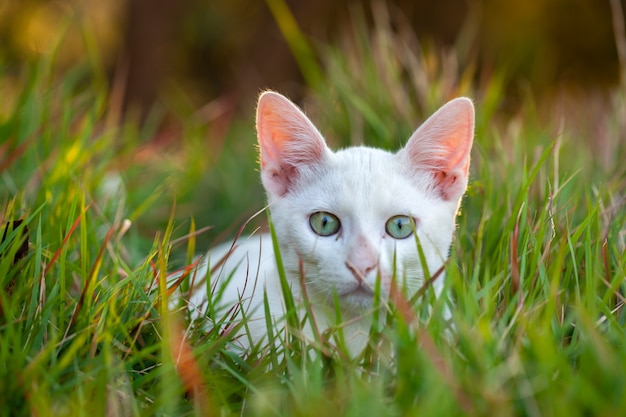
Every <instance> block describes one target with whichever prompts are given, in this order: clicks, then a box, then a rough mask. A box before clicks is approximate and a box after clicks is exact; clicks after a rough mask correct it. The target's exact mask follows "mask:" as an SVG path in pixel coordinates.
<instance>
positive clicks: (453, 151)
mask: <svg viewBox="0 0 626 417" xmlns="http://www.w3.org/2000/svg"><path fill="white" fill-rule="evenodd" d="M473 139H474V106H473V105H472V102H471V101H470V100H469V99H467V98H459V99H455V100H452V101H450V102H448V103H447V104H446V105H444V106H443V107H441V108H440V109H439V110H438V111H437V112H435V114H433V115H432V116H431V117H430V118H429V119H428V120H426V122H424V124H423V125H422V126H420V128H419V129H417V131H415V133H414V134H413V136H411V139H409V142H408V143H407V145H406V147H405V149H404V151H405V152H406V153H408V155H409V158H410V162H411V165H412V166H413V167H414V168H415V169H419V170H430V171H431V172H432V173H433V179H434V181H435V186H436V188H437V189H438V190H439V192H440V194H441V195H442V197H443V198H444V199H452V198H458V197H460V196H461V195H462V194H463V192H464V191H465V188H466V184H467V176H468V171H469V164H470V150H471V148H472V142H473Z"/></svg>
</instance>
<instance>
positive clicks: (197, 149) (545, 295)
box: [0, 14, 626, 416]
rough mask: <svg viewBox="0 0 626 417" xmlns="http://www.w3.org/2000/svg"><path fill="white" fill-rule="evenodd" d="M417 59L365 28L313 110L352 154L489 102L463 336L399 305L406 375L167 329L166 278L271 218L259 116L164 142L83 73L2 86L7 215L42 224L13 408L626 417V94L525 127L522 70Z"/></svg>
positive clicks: (323, 82)
mask: <svg viewBox="0 0 626 417" xmlns="http://www.w3.org/2000/svg"><path fill="white" fill-rule="evenodd" d="M378 15H379V16H380V14H378ZM296 36H297V34H296ZM416 42H417V41H416V40H415V39H414V38H413V37H412V36H411V35H410V33H406V32H402V33H401V34H396V35H394V31H392V30H391V28H390V26H388V22H386V21H385V20H384V19H381V20H379V22H377V25H376V27H375V28H374V30H373V31H371V32H370V31H366V30H365V29H363V27H360V28H359V27H358V25H357V28H356V29H355V30H354V31H353V32H352V36H351V37H349V38H346V44H345V45H338V46H333V47H322V48H321V49H322V56H323V57H324V59H323V64H322V65H321V66H319V67H317V70H315V71H313V72H310V73H312V74H316V73H317V74H318V75H310V77H311V79H309V86H308V91H309V93H308V95H307V97H308V98H307V100H306V102H305V107H306V109H307V111H308V112H309V113H310V114H311V116H312V118H313V119H314V120H315V121H316V122H318V124H319V125H320V128H321V129H322V131H323V132H327V133H328V136H329V138H330V141H331V142H332V143H334V144H335V145H337V146H342V145H348V144H353V143H360V142H365V143H367V144H370V145H374V146H382V147H386V148H392V149H394V148H397V147H399V146H400V144H401V143H402V142H403V141H404V140H405V139H406V138H407V137H408V135H409V133H410V132H411V130H413V129H414V128H415V127H416V126H417V124H419V122H420V121H421V120H423V118H424V117H425V116H426V115H427V114H429V113H430V112H432V111H433V110H434V109H435V108H436V107H438V106H439V105H441V104H443V102H444V101H445V100H446V99H448V98H451V97H453V96H456V95H470V96H471V97H473V98H474V99H475V103H476V107H477V134H476V140H475V148H474V150H473V161H472V176H471V181H470V187H469V191H468V194H467V196H466V198H465V199H464V205H463V211H462V214H461V216H460V218H459V228H458V233H457V239H456V241H455V244H454V246H453V248H452V256H451V261H450V262H449V264H448V268H447V275H448V287H449V290H450V292H451V294H452V297H453V298H454V300H455V304H456V307H455V308H454V309H453V312H452V321H453V323H454V326H455V328H456V331H455V332H454V334H453V336H452V340H448V339H447V338H446V337H445V336H444V335H445V329H447V328H448V325H447V324H446V323H445V322H444V320H443V319H442V318H441V317H440V315H439V314H437V312H435V314H434V316H433V317H432V318H430V319H427V318H422V317H425V315H423V314H420V313H421V310H420V308H419V306H416V308H415V310H414V311H412V310H411V311H403V310H402V309H400V311H399V312H398V313H397V314H396V317H395V318H394V320H393V322H392V324H391V325H390V326H388V328H385V329H382V334H381V335H380V337H382V338H383V339H384V340H389V341H391V343H392V346H393V349H394V352H395V355H394V359H393V360H392V361H391V362H387V361H380V362H379V361H378V360H377V359H378V351H377V349H376V348H375V347H374V348H373V349H372V350H371V351H370V352H369V353H368V354H366V355H363V356H362V357H360V358H356V359H348V358H346V357H345V356H343V355H341V354H340V353H339V354H336V355H334V356H332V357H326V356H324V355H317V356H313V357H309V358H308V359H307V355H304V354H303V352H305V351H306V349H307V348H306V347H302V346H296V347H297V348H290V349H289V350H287V353H288V354H287V355H286V356H285V357H280V356H277V355H276V354H275V352H270V353H268V352H267V350H266V349H259V350H257V351H254V352H253V353H252V354H251V355H250V356H248V357H246V358H245V359H242V358H241V357H240V356H238V355H236V354H235V353H234V352H233V351H232V350H227V349H226V348H225V347H226V344H227V342H228V335H224V334H219V333H218V332H211V333H208V334H207V333H205V332H203V331H201V330H200V329H198V328H196V327H195V326H193V325H189V326H187V322H186V321H185V320H184V318H180V317H173V316H171V315H170V314H169V313H168V312H167V304H166V302H165V301H164V300H165V297H164V295H165V294H166V293H167V290H166V288H165V276H166V271H171V270H174V269H176V268H178V267H180V266H181V265H183V264H185V263H189V262H191V259H192V256H193V254H194V253H196V252H202V251H204V250H205V249H206V248H207V247H208V241H209V240H212V239H215V238H218V237H219V236H220V234H221V232H222V231H223V230H230V231H232V233H234V232H235V231H236V230H237V229H238V228H239V226H240V225H241V224H242V223H243V222H244V220H245V219H246V218H247V217H248V216H249V215H250V214H252V213H253V212H255V211H256V210H258V209H261V208H262V207H263V197H262V193H261V190H260V184H259V181H258V179H257V175H258V173H257V172H256V167H255V150H254V147H253V143H254V134H253V131H252V123H251V117H246V118H245V119H237V120H234V121H233V122H232V124H231V126H230V128H229V130H228V133H227V134H226V139H224V137H222V136H219V135H217V134H216V133H215V130H212V129H211V125H210V124H208V125H207V124H205V123H203V122H202V121H201V120H198V119H197V118H196V117H195V115H194V114H193V113H192V112H191V111H190V112H185V111H181V110H180V109H177V110H178V111H179V115H180V118H181V119H183V120H185V122H184V124H183V125H182V132H177V133H176V134H175V135H174V136H175V138H176V139H177V142H176V143H175V144H174V145H172V144H170V145H155V144H154V141H153V140H152V139H153V137H154V136H155V131H154V129H153V128H152V127H151V126H153V124H151V123H148V124H146V126H145V127H143V128H141V129H139V128H137V127H136V125H135V124H133V123H132V122H128V123H126V124H124V125H123V126H121V127H120V126H119V125H118V124H116V123H114V119H115V118H114V117H113V116H112V113H114V110H115V109H112V108H111V103H112V101H111V97H110V96H109V94H108V93H107V90H108V89H107V87H106V85H105V83H104V82H103V81H102V80H101V79H100V78H99V77H98V71H94V70H93V69H90V68H89V66H88V65H86V66H81V67H77V68H75V69H73V70H70V71H69V72H64V73H63V74H55V73H54V71H52V70H51V68H52V64H51V62H49V61H48V60H42V61H41V62H38V63H36V64H35V65H33V66H31V67H29V68H26V69H23V70H20V71H19V72H17V73H15V72H13V73H11V72H8V71H4V72H3V73H0V95H1V96H2V97H3V99H2V103H1V105H0V220H1V221H2V223H3V224H4V223H5V222H8V221H11V220H18V219H20V220H22V221H23V222H22V224H21V225H20V226H17V224H16V225H15V226H16V227H15V228H10V229H9V230H8V231H6V232H4V234H5V235H6V238H5V239H4V240H3V243H1V244H0V254H1V257H0V280H1V283H0V370H1V372H2V374H1V375H0V404H2V405H3V406H2V407H1V408H0V413H2V414H4V415H12V416H13V415H29V414H30V415H38V416H46V415H51V416H60V415H68V416H78V415H90V416H93V415H110V416H118V415H120V416H121V415H133V416H134V415H209V416H210V415H238V414H246V415H259V416H265V415H267V416H275V415H285V416H297V415H302V416H305V415H306V416H309V415H310V416H321V415H345V416H352V415H354V416H369V415H371V416H381V415H431V416H450V415H461V414H463V415H477V416H482V415H489V416H497V415H503V416H510V415H529V416H539V415H563V416H565V415H567V416H577V415H623V414H624V413H625V411H624V410H626V396H624V392H626V376H625V375H626V334H625V331H624V329H625V324H626V314H624V311H623V307H624V290H625V289H626V288H625V283H624V278H625V276H626V244H625V241H626V210H625V209H624V204H625V197H624V196H625V195H626V168H625V166H624V164H623V162H622V161H625V160H626V144H625V140H626V137H624V125H625V123H626V104H625V103H626V91H624V90H623V89H622V90H620V89H616V90H615V91H614V92H612V93H611V94H610V97H609V98H608V99H606V100H599V99H597V98H593V97H585V98H581V99H579V100H577V101H567V100H565V101H563V103H565V105H564V107H563V109H564V110H560V111H556V110H554V108H553V107H551V106H550V105H543V104H541V105H539V104H537V103H535V102H534V101H533V100H532V99H531V98H527V99H524V100H522V104H521V105H520V106H519V107H516V108H515V110H513V111H511V110H510V108H509V107H507V100H506V97H505V96H504V95H503V94H502V79H503V77H502V76H501V75H500V74H498V73H496V74H492V75H490V76H478V75H477V74H475V73H474V72H473V70H472V68H475V67H474V66H473V65H472V62H471V59H470V57H469V56H468V54H467V53H465V52H464V48H463V47H462V45H460V46H459V48H458V49H457V50H455V51H454V52H447V53H440V52H432V51H431V52H428V51H426V50H424V49H423V48H420V47H419V45H418V44H417V43H416ZM305 61H306V60H305ZM305 63H306V62H305ZM309 64H310V63H309ZM60 75H62V77H61V76H60ZM475 80H486V81H482V82H477V81H475ZM502 109H506V110H507V111H506V112H504V111H502ZM220 143H225V145H224V146H223V147H222V146H221V145H219V144H220ZM216 149H220V151H219V152H217V151H216ZM242 161H243V162H242ZM192 213H193V216H192ZM261 218H263V216H261ZM260 221H261V222H262V219H261V220H260ZM209 225H215V226H216V227H215V229H214V230H212V231H210V232H209V233H204V234H202V235H201V236H200V237H198V238H195V237H193V235H194V232H195V231H196V230H198V229H200V228H202V227H205V226H209ZM26 228H27V235H28V242H29V243H28V252H27V253H26V254H25V256H19V255H20V254H23V253H18V252H20V247H21V246H22V243H23V242H24V237H23V236H25V235H26V233H25V232H26ZM0 233H2V230H0ZM186 235H191V236H192V237H188V238H183V239H182V240H178V238H180V237H184V236H186ZM293 343H295V342H293ZM295 345H297V343H295ZM284 348H285V346H284V345H282V346H281V347H280V348H279V349H284ZM308 349H312V350H314V349H315V348H313V347H311V348H308ZM270 364H272V365H273V366H272V367H271V368H269V365H270Z"/></svg>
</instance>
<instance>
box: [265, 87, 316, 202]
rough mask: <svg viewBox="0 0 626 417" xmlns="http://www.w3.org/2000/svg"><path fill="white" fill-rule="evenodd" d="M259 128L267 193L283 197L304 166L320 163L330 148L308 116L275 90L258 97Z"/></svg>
mask: <svg viewBox="0 0 626 417" xmlns="http://www.w3.org/2000/svg"><path fill="white" fill-rule="evenodd" d="M256 129H257V136H258V141H259V147H260V154H261V158H260V159H261V180H262V181H263V185H264V187H265V189H266V190H267V191H268V193H272V194H274V195H276V196H279V197H280V196H283V195H285V194H287V192H289V190H290V188H291V186H292V184H293V183H294V181H295V180H296V179H297V177H298V175H299V170H300V169H301V168H303V167H306V166H310V165H313V164H316V163H319V162H320V161H321V160H322V159H323V158H324V156H325V155H326V152H327V151H328V148H327V147H326V142H325V141H324V138H323V137H322V135H321V134H320V132H319V131H318V130H317V128H316V127H315V126H314V125H313V123H311V121H310V120H309V118H308V117H306V115H305V114H304V113H303V112H302V111H301V110H300V109H299V108H298V107H297V106H296V105H295V104H293V103H292V102H291V101H289V100H288V99H287V98H285V97H283V96H282V95H280V94H278V93H275V92H273V91H266V92H264V93H263V94H261V96H260V97H259V104H258V106H257V115H256Z"/></svg>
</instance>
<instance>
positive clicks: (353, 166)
mask: <svg viewBox="0 0 626 417" xmlns="http://www.w3.org/2000/svg"><path fill="white" fill-rule="evenodd" d="M396 159H397V157H396V156H395V155H394V154H392V153H391V152H387V151H384V150H382V149H376V148H368V147H366V146H357V147H352V148H346V149H340V150H338V151H336V152H335V153H334V154H333V162H334V165H336V166H338V167H341V169H348V170H353V171H360V172H363V173H367V172H376V171H380V170H381V169H382V170H384V169H385V168H388V169H390V168H393V167H394V166H395V165H396V164H397V161H396Z"/></svg>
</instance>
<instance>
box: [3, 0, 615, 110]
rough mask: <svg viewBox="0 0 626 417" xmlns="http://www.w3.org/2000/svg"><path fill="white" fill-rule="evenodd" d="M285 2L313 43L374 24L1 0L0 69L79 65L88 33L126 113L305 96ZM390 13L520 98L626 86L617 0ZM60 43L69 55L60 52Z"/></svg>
mask: <svg viewBox="0 0 626 417" xmlns="http://www.w3.org/2000/svg"><path fill="white" fill-rule="evenodd" d="M381 2H382V1H378V3H381ZM375 3H376V2H375ZM624 3H625V2H624V1H623V0H622V6H623V5H624ZM283 4H284V5H286V6H288V8H289V10H290V12H291V13H292V16H293V17H294V18H295V23H296V24H297V25H298V27H299V28H300V30H301V31H302V32H303V33H304V34H305V35H306V36H307V38H308V39H309V40H310V42H311V43H312V44H313V45H314V46H315V45H316V44H318V43H327V42H337V41H338V40H339V39H341V38H342V37H343V36H345V33H346V31H347V30H348V28H349V27H350V26H351V25H352V22H353V21H354V17H355V15H365V19H366V21H368V22H371V21H373V20H374V19H376V12H375V9H374V8H372V7H371V2H370V1H365V0H352V1H334V0H319V1H316V2H309V1H301V0H300V1H296V0H289V1H285V2H284V3H283V1H282V0H281V1H272V0H267V1H249V0H248V1H245V0H213V1H200V0H180V1H170V0H107V1H97V0H19V1H17V0H4V1H2V2H0V42H1V45H2V47H1V49H0V54H1V55H0V60H1V62H2V65H3V66H6V67H9V68H11V67H17V66H19V65H21V64H23V63H24V62H26V61H31V60H34V59H37V58H39V56H40V55H42V54H51V53H53V52H54V51H56V53H58V55H59V56H58V57H57V62H58V65H59V66H65V67H70V66H73V65H76V63H78V62H81V61H83V59H84V56H85V54H87V53H88V51H86V50H85V42H84V39H82V38H84V37H85V36H90V37H91V39H89V42H91V43H93V44H94V45H95V46H97V51H98V54H99V55H100V57H99V59H100V60H101V61H102V64H103V66H104V68H105V70H106V74H107V77H109V79H110V80H111V81H113V80H118V81H119V82H121V83H123V84H124V86H125V88H124V95H123V96H124V97H123V98H124V106H125V107H126V108H128V107H132V106H136V107H138V108H140V109H141V111H143V112H147V111H149V109H150V108H151V107H152V106H153V105H154V104H155V102H156V101H158V100H159V97H162V94H163V93H164V92H166V91H167V90H168V89H173V88H176V89H181V90H182V91H183V92H184V93H185V95H186V96H187V97H189V98H190V99H192V100H193V103H194V104H195V105H196V106H198V107H200V106H202V105H203V104H206V103H207V102H210V101H211V100H214V99H216V98H220V97H221V98H226V97H227V98H229V99H230V100H231V102H232V103H233V104H232V105H233V106H237V107H238V106H239V104H240V103H244V105H248V103H249V102H250V100H254V98H255V97H256V96H257V94H258V92H259V91H260V90H261V89H264V88H274V89H277V90H280V91H282V92H284V93H285V94H289V95H290V96H292V97H294V99H297V98H298V96H301V95H302V85H303V76H302V71H301V70H300V68H299V67H298V64H297V62H296V60H295V59H294V54H293V53H292V51H291V50H290V48H289V45H288V42H287V41H286V39H285V36H283V34H282V33H281V30H280V29H279V25H278V23H277V19H276V17H277V15H276V13H280V11H276V9H280V6H281V5H283ZM386 4H387V5H388V10H389V12H390V13H391V14H394V15H401V16H402V18H403V19H406V21H407V22H409V23H410V26H411V27H412V28H413V29H414V31H415V33H416V34H417V36H418V37H419V39H420V42H421V43H422V44H423V45H424V46H425V47H426V46H432V47H439V48H441V47H443V48H446V47H450V46H454V45H459V44H463V47H465V48H470V49H471V50H472V51H471V53H472V54H473V55H474V56H475V58H476V62H477V63H478V65H480V66H481V67H482V68H484V70H485V71H488V70H489V69H490V68H494V67H500V66H504V67H505V68H506V71H507V75H508V81H507V84H508V85H507V88H508V89H510V91H511V93H512V94H518V93H519V90H520V89H525V88H530V89H532V91H533V92H534V93H535V94H539V95H544V94H555V93H556V92H558V93H561V92H562V90H563V89H567V90H570V91H577V90H587V91H588V90H596V89H606V88H607V87H610V86H611V85H615V84H616V83H618V81H619V63H618V55H617V51H616V45H615V36H614V33H613V25H612V19H613V14H612V11H611V7H610V2H609V1H608V0H606V1H605V0H549V1H545V0H544V1H542V0H530V1H524V2H511V1H507V0H441V1H437V2H433V1H427V0H422V1H415V0H411V1H409V0H406V1H387V2H386ZM272 10H274V11H273V12H272ZM85 27H86V28H88V29H89V31H88V32H89V33H86V31H85V30H84V28H85ZM59 37H63V38H64V40H63V47H62V48H59V49H56V48H57V43H58V41H59Z"/></svg>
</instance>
